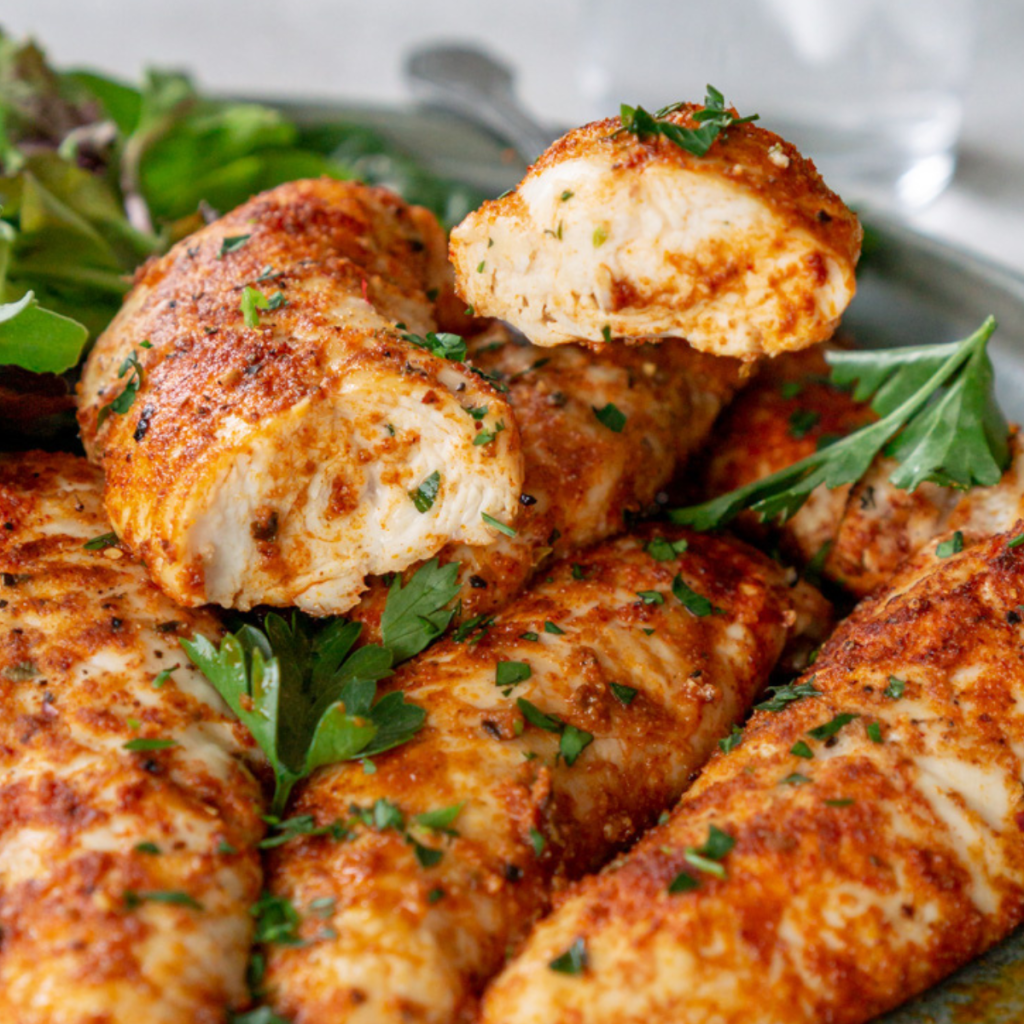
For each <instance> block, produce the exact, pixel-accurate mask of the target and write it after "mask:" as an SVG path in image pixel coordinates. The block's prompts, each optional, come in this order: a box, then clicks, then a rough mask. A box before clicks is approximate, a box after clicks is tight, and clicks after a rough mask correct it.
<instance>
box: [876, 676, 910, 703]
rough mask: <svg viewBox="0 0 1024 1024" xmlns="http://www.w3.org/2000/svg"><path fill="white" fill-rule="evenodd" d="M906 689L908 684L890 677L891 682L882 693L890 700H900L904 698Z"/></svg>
mask: <svg viewBox="0 0 1024 1024" xmlns="http://www.w3.org/2000/svg"><path fill="white" fill-rule="evenodd" d="M906 688H907V684H906V682H905V681H904V680H903V679H897V678H896V676H889V682H888V684H887V685H886V687H885V689H884V690H883V691H882V693H883V694H884V695H885V696H886V697H888V698H889V699H890V700H899V699H900V697H902V696H903V693H904V691H905V690H906Z"/></svg>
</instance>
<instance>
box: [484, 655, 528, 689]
mask: <svg viewBox="0 0 1024 1024" xmlns="http://www.w3.org/2000/svg"><path fill="white" fill-rule="evenodd" d="M532 675H533V669H531V668H530V666H529V665H527V664H526V662H525V661H499V662H498V664H497V666H495V670H494V685H495V686H502V687H504V686H515V685H517V684H518V683H522V682H525V681H526V680H527V679H529V678H530V676H532Z"/></svg>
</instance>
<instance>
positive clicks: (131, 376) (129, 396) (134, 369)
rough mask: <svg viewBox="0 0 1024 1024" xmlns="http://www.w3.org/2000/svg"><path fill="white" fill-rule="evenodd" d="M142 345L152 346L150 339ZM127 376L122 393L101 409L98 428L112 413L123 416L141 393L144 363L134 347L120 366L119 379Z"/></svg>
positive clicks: (97, 423) (145, 346)
mask: <svg viewBox="0 0 1024 1024" xmlns="http://www.w3.org/2000/svg"><path fill="white" fill-rule="evenodd" d="M141 347H142V348H150V347H151V346H150V344H149V342H148V341H144V342H143V343H142V346H141ZM125 376H127V377H128V380H127V381H126V382H125V385H124V389H123V390H122V391H121V393H120V394H119V395H117V396H116V397H114V398H112V399H111V400H110V401H109V402H107V404H106V405H104V406H103V408H102V409H100V412H99V416H98V417H97V418H96V426H97V428H99V427H102V426H103V424H104V422H105V421H106V419H107V417H108V416H110V415H111V414H112V413H115V412H116V413H117V415H118V416H123V415H124V414H125V413H126V412H127V411H128V410H129V409H130V408H131V407H132V406H133V405H134V404H135V396H136V395H137V394H138V393H139V388H141V387H142V382H143V380H144V379H145V374H144V373H143V370H142V364H141V363H140V362H139V357H138V355H137V354H136V352H135V349H132V350H131V352H129V353H128V355H126V356H125V357H124V361H123V362H122V363H121V366H120V367H119V368H118V371H117V379H118V380H121V379H122V378H123V377H125Z"/></svg>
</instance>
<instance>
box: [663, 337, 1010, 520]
mask: <svg viewBox="0 0 1024 1024" xmlns="http://www.w3.org/2000/svg"><path fill="white" fill-rule="evenodd" d="M995 328H996V322H995V320H994V319H993V318H992V317H989V318H988V319H987V320H986V321H985V322H984V323H983V324H982V325H981V327H979V328H978V330H976V331H975V332H974V333H973V334H972V335H970V337H968V338H965V339H964V340H963V341H959V342H953V343H952V344H949V345H925V346H920V347H917V348H895V349H879V350H873V351H860V352H839V351H836V352H831V353H829V354H828V357H827V358H828V361H829V363H831V364H832V380H833V382H834V383H835V384H837V385H840V386H846V385H849V384H852V383H853V382H854V381H858V382H859V383H858V386H857V388H856V390H855V392H854V397H855V398H856V399H858V400H860V401H864V400H866V399H867V398H869V397H871V396H872V395H873V396H874V400H873V401H872V408H873V409H874V410H875V412H877V413H878V414H879V415H880V416H881V417H882V418H881V419H879V420H877V421H876V422H874V423H871V424H868V425H867V426H864V427H861V428H860V429H859V430H856V431H854V432H853V433H852V434H848V435H847V436H846V437H844V438H842V439H841V440H839V441H836V442H835V444H832V445H829V446H828V447H826V448H822V449H821V450H820V451H817V452H815V453H814V454H813V455H809V456H807V458H804V459H801V460H800V461H799V462H795V463H793V465H791V466H787V467H786V468H785V469H782V470H779V471H778V472H777V473H772V474H771V475H770V476H767V477H764V478H763V479H761V480H756V481H754V482H753V483H750V484H747V485H746V486H744V487H740V488H738V489H737V490H735V491H730V492H728V493H727V494H723V495H721V496H720V497H718V498H714V499H712V500H711V501H708V502H704V503H703V504H701V505H693V506H690V507H689V508H681V509H673V510H672V511H671V512H669V519H670V520H671V521H672V522H673V523H679V524H683V525H688V526H692V527H694V528H696V529H698V530H709V529H712V528H714V527H718V526H723V525H724V524H725V523H727V522H729V521H730V520H732V519H733V518H735V516H737V515H738V514H739V513H740V512H741V511H743V510H744V509H747V508H749V509H753V510H754V511H755V512H757V513H759V515H760V516H761V518H762V519H763V520H767V519H781V520H783V521H785V520H786V519H789V518H790V517H791V516H793V515H795V514H796V512H797V511H799V509H800V508H801V507H802V506H803V504H804V502H805V501H806V500H807V498H808V496H809V495H810V493H811V492H812V491H813V490H814V489H815V488H817V487H819V486H820V485H822V484H824V485H825V486H826V487H828V488H830V489H834V488H836V487H840V486H842V485H843V484H848V483H853V482H855V481H857V480H859V479H860V478H861V477H862V476H863V475H864V474H865V473H866V472H867V470H868V467H869V466H870V465H871V464H872V462H873V461H874V459H875V457H876V456H877V455H878V453H879V452H881V451H883V450H884V451H885V454H886V455H889V456H892V457H893V458H894V459H895V460H896V462H897V463H899V465H898V466H897V467H896V469H895V470H894V471H893V472H892V474H891V475H890V477H889V480H890V481H891V482H892V484H893V485H894V486H896V487H899V488H901V489H903V490H908V491H913V490H914V489H915V488H916V487H917V486H918V485H919V484H922V483H924V482H925V481H932V482H934V483H938V484H941V485H943V486H947V487H960V488H965V489H966V488H969V487H973V486H982V487H990V486H993V485H994V484H996V483H998V482H999V480H1000V478H1001V476H1002V472H1003V469H1004V467H1005V466H1006V464H1007V462H1008V461H1009V447H1008V441H1007V438H1008V434H1009V431H1008V428H1007V425H1006V420H1005V419H1004V417H1003V414H1002V413H1001V412H1000V410H999V406H998V405H997V404H996V400H995V392H994V388H993V371H992V363H991V360H990V359H989V356H988V349H987V345H988V341H989V339H990V338H991V336H992V333H993V332H994V331H995ZM894 439H895V440H894Z"/></svg>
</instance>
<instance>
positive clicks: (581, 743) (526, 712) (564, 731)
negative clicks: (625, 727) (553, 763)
mask: <svg viewBox="0 0 1024 1024" xmlns="http://www.w3.org/2000/svg"><path fill="white" fill-rule="evenodd" d="M516 705H517V706H518V708H519V710H520V712H521V713H522V715H523V718H525V719H526V721H528V722H529V723H530V725H533V726H536V727H537V728H538V729H543V730H544V731H545V732H553V733H558V734H560V736H561V739H560V740H559V744H558V752H559V754H560V755H561V756H562V757H563V758H565V763H566V764H567V765H569V767H570V768H571V767H572V766H573V765H574V764H575V763H576V759H577V758H578V757H579V756H580V754H582V753H583V751H584V750H586V748H587V747H588V746H590V744H591V743H592V742H593V740H594V737H593V736H592V735H591V734H590V733H589V732H584V731H583V730H582V729H578V728H576V726H575V725H572V724H571V723H569V722H563V721H562V719H560V718H559V717H558V716H557V715H548V714H545V713H544V712H543V711H541V710H540V708H538V707H537V705H536V704H531V703H530V701H528V700H525V699H524V698H522V697H520V698H518V700H517V701H516Z"/></svg>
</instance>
